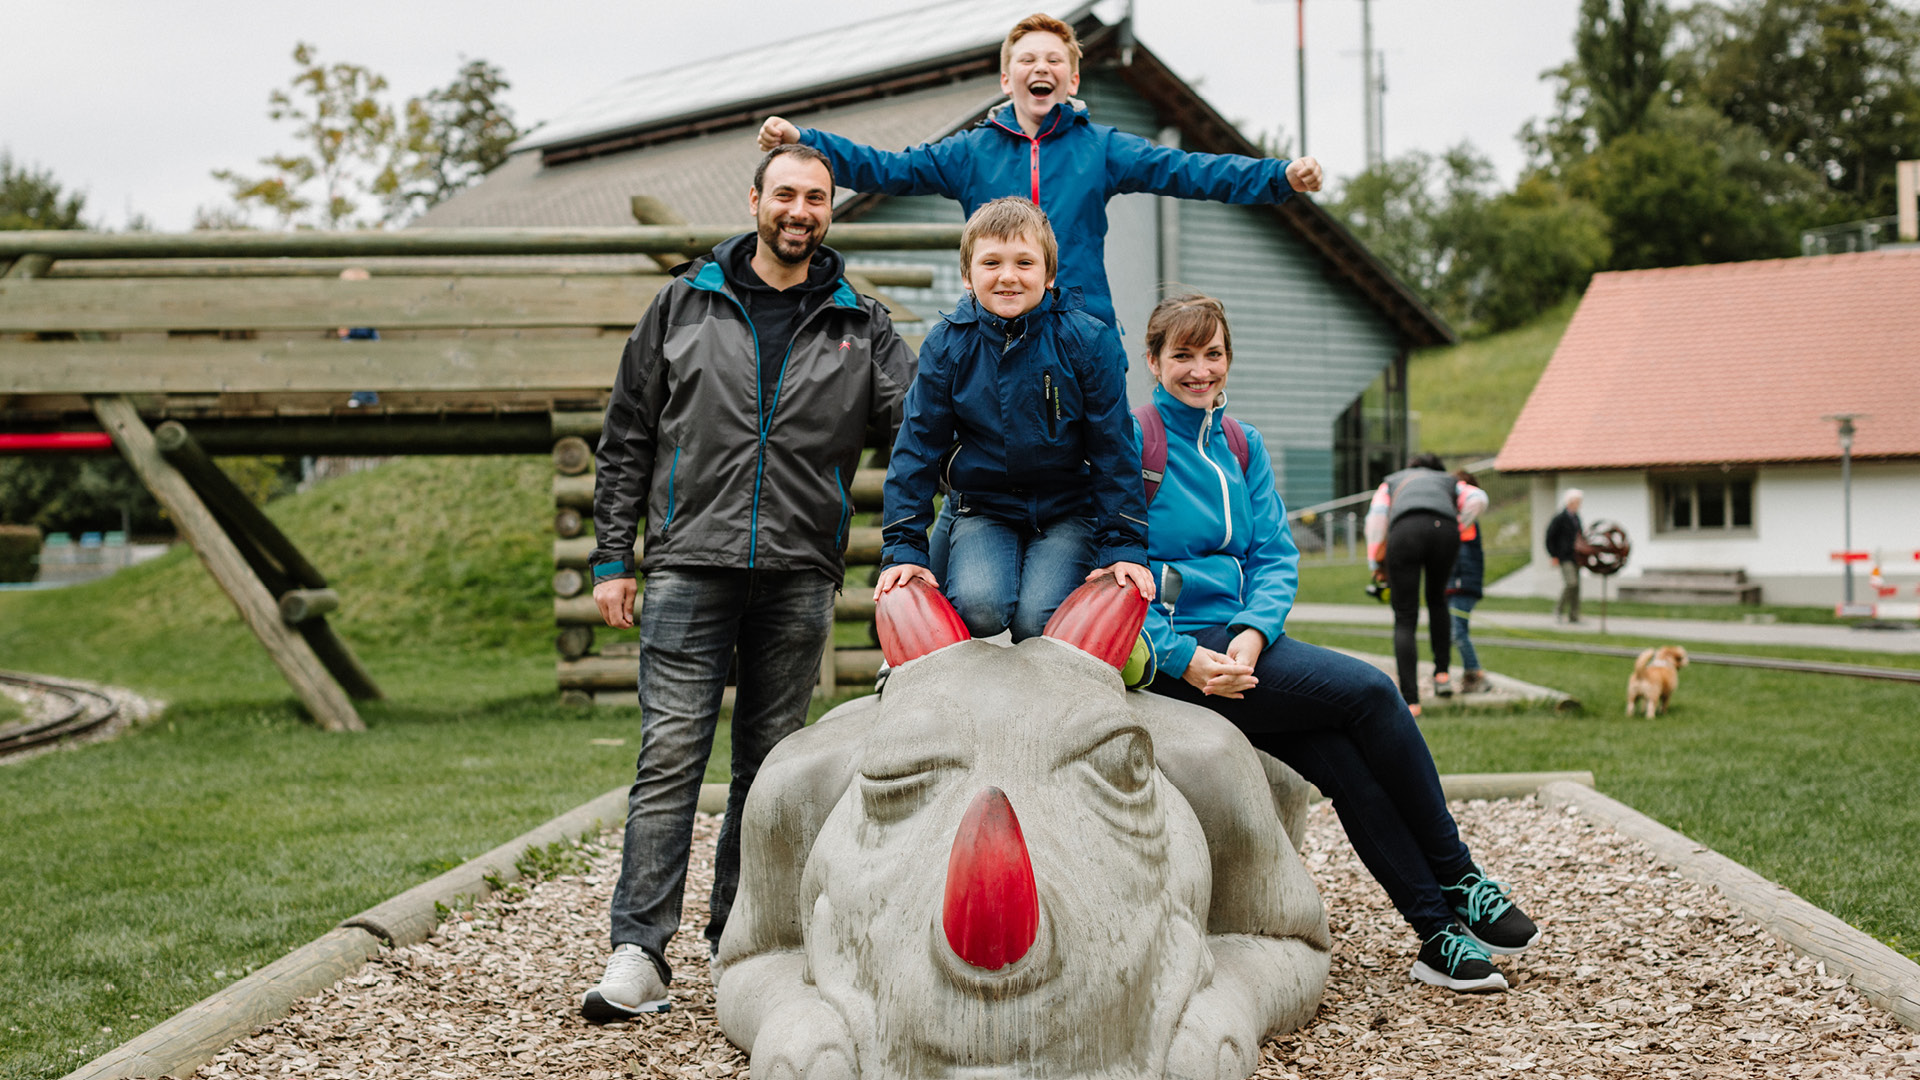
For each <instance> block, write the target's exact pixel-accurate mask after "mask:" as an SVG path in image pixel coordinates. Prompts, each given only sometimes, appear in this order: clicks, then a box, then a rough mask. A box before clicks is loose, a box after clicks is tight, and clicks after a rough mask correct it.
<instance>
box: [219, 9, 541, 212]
mask: <svg viewBox="0 0 1920 1080" xmlns="http://www.w3.org/2000/svg"><path fill="white" fill-rule="evenodd" d="M316 52H317V50H315V49H314V47H313V46H311V45H308V44H305V43H302V44H300V45H297V46H295V48H294V50H293V59H294V63H295V64H297V65H299V70H298V71H297V72H296V73H295V75H294V77H293V81H292V82H291V84H290V86H289V88H288V89H280V90H274V91H273V92H272V93H271V94H270V95H269V96H268V110H267V114H268V115H269V116H271V117H272V118H273V119H275V120H286V121H290V122H292V123H293V125H294V135H295V136H296V138H297V139H298V141H299V146H300V149H299V150H298V151H296V152H293V153H287V154H274V155H271V156H268V157H265V158H262V159H260V163H261V164H262V165H265V166H267V167H268V168H269V170H270V171H269V172H268V173H267V174H266V175H264V176H258V177H255V176H244V175H241V174H239V173H236V172H234V171H232V170H229V169H220V170H216V171H215V172H214V174H213V175H214V177H215V178H216V179H219V180H221V181H223V182H225V183H226V184H227V185H228V186H229V188H230V193H231V194H232V196H233V200H234V204H235V207H236V208H238V210H239V211H240V214H239V216H238V217H237V218H236V217H235V215H233V214H232V213H230V212H226V211H223V210H222V209H220V208H202V209H201V210H200V211H199V212H198V213H196V215H195V222H196V227H201V226H202V225H203V224H204V225H205V226H208V227H234V226H235V225H244V223H245V221H246V216H245V214H246V211H247V210H249V209H251V208H253V207H264V208H266V209H268V210H270V211H272V212H273V213H274V214H275V215H276V216H278V218H279V221H280V225H281V227H282V228H286V227H290V226H294V225H300V226H317V227H323V228H329V229H338V228H343V227H348V228H350V227H367V226H373V225H381V224H395V223H399V222H404V221H405V220H406V219H407V218H409V217H412V216H414V215H415V214H417V213H419V212H420V211H422V210H425V209H426V208H428V207H430V206H433V205H434V204H435V203H438V202H440V201H441V200H443V199H445V198H447V197H448V196H449V195H451V194H453V193H454V192H456V191H459V190H460V189H462V188H464V187H466V186H468V185H470V184H472V183H473V182H474V181H476V180H478V179H479V178H480V177H481V176H483V175H485V174H486V173H487V172H488V171H489V170H491V169H493V168H494V167H495V166H497V165H499V164H500V163H501V162H502V161H505V160H506V156H507V147H508V146H509V145H511V144H512V142H513V140H514V139H516V138H518V137H519V129H518V128H516V127H515V126H514V123H513V114H512V110H510V109H509V108H508V107H507V106H506V104H505V103H504V102H503V101H501V100H500V95H501V94H503V93H504V92H505V91H506V90H507V89H508V87H509V85H510V84H509V83H508V82H507V80H506V77H505V75H504V74H503V73H502V72H501V70H500V69H499V68H497V67H494V66H493V65H491V64H489V63H487V62H486V61H484V60H469V61H467V62H466V64H465V66H463V67H462V68H461V69H460V72H459V74H458V75H456V76H455V77H454V79H453V81H452V82H450V83H448V84H447V85H446V86H444V87H441V88H439V89H437V90H432V91H429V92H428V93H427V94H426V95H425V96H423V97H418V98H413V99H411V100H409V101H407V102H406V103H405V104H404V105H403V106H401V107H400V109H398V110H395V109H394V108H393V106H391V105H390V104H389V103H388V101H387V98H386V96H385V94H386V90H387V80H386V78H385V77H384V76H381V75H379V74H377V73H375V72H373V71H371V70H369V69H367V68H365V67H361V66H360V65H358V64H347V63H336V64H331V65H328V64H322V63H320V62H319V60H318V59H317V58H316Z"/></svg>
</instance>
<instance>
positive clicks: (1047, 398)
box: [1040, 371, 1059, 439]
mask: <svg viewBox="0 0 1920 1080" xmlns="http://www.w3.org/2000/svg"><path fill="white" fill-rule="evenodd" d="M1040 387H1041V389H1040V411H1041V412H1043V413H1046V414H1047V438H1049V439H1051V438H1053V437H1054V430H1053V424H1054V417H1055V416H1056V415H1057V414H1058V413H1059V406H1058V404H1057V403H1056V402H1055V401H1054V397H1053V395H1054V389H1053V372H1051V371H1049V372H1046V373H1045V374H1044V375H1043V376H1042V377H1041V381H1040Z"/></svg>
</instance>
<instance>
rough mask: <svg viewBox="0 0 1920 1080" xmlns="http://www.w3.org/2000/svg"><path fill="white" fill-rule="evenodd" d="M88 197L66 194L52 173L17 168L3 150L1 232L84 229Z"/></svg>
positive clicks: (0, 161) (0, 154)
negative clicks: (83, 214) (82, 212)
mask: <svg viewBox="0 0 1920 1080" xmlns="http://www.w3.org/2000/svg"><path fill="white" fill-rule="evenodd" d="M86 203H87V197H86V196H85V195H80V194H63V193H62V192H61V190H60V183H59V181H57V180H55V179H54V178H53V173H52V172H51V171H49V170H45V169H42V170H38V171H36V170H34V169H30V168H25V167H16V166H15V165H14V163H13V155H12V154H9V153H7V152H6V151H5V150H0V229H83V228H86V226H85V225H83V224H82V223H81V221H80V211H81V210H82V209H84V208H85V206H86Z"/></svg>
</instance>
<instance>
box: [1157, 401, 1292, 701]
mask: <svg viewBox="0 0 1920 1080" xmlns="http://www.w3.org/2000/svg"><path fill="white" fill-rule="evenodd" d="M1153 407H1154V408H1156V409H1158V410H1159V411H1160V418H1161V420H1163V421H1164V422H1165V423H1166V425H1167V470H1166V475H1165V476H1164V477H1163V478H1162V480H1161V482H1160V491H1159V494H1157V495H1156V496H1155V497H1154V500H1153V503H1152V504H1151V505H1150V506H1149V507H1148V508H1147V554H1148V556H1149V560H1150V561H1149V569H1151V570H1152V571H1153V575H1154V580H1155V581H1156V582H1157V583H1158V586H1159V593H1160V595H1159V597H1158V598H1157V599H1155V600H1154V602H1153V604H1152V606H1151V607H1150V608H1149V609H1148V612H1147V625H1146V631H1147V637H1148V639H1149V641H1151V642H1152V644H1153V657H1154V662H1155V663H1156V664H1158V665H1159V668H1160V671H1161V673H1162V674H1166V675H1173V676H1179V675H1182V674H1184V673H1185V672H1186V670H1187V663H1188V662H1189V661H1191V660H1192V659H1193V650H1194V648H1195V646H1196V645H1197V644H1198V642H1196V641H1195V640H1194V638H1193V637H1192V636H1191V633H1192V631H1195V630H1199V629H1202V628H1205V627H1211V626H1225V627H1228V628H1229V629H1231V630H1233V631H1234V632H1236V633H1237V632H1239V631H1240V630H1243V629H1248V628H1251V629H1254V630H1258V631H1260V633H1262V634H1264V635H1265V636H1266V639H1267V642H1268V643H1269V644H1271V643H1272V642H1274V641H1277V640H1279V637H1280V635H1281V633H1282V632H1283V631H1284V630H1285V629H1286V624H1287V612H1288V611H1289V610H1291V609H1292V607H1293V597H1294V594H1295V593H1296V592H1298V591H1299V587H1300V549H1299V548H1297V547H1295V546H1294V543H1293V532H1292V530H1290V529H1289V528H1288V527H1287V508H1286V507H1285V506H1283V505H1282V504H1281V502H1280V493H1279V491H1278V490H1276V489H1275V487H1274V481H1273V464H1272V462H1270V461H1269V460H1268V458H1267V447H1266V443H1265V441H1264V440H1263V439H1261V437H1260V432H1259V431H1257V430H1255V429H1254V427H1253V425H1251V424H1247V423H1246V422H1245V421H1242V422H1241V426H1243V427H1245V428H1246V429H1247V449H1248V451H1249V454H1248V462H1247V469H1246V471H1245V472H1244V473H1243V472H1242V471H1241V469H1240V462H1239V461H1238V460H1237V459H1236V458H1235V457H1234V456H1233V450H1232V449H1231V448H1230V447H1228V446H1227V437H1226V434H1225V433H1224V432H1222V431H1221V429H1220V418H1221V416H1222V414H1223V413H1224V410H1225V406H1224V404H1223V405H1220V406H1216V407H1214V408H1211V409H1196V408H1193V407H1192V406H1190V405H1185V404H1182V403H1181V402H1180V401H1179V400H1178V399H1177V398H1175V397H1174V396H1173V395H1172V394H1169V393H1167V391H1166V389H1165V388H1164V387H1158V386H1156V387H1154V390H1153ZM1135 426H1136V428H1137V427H1138V425H1137V424H1136V425H1135ZM1176 576H1177V577H1178V580H1179V588H1178V589H1177V590H1172V591H1177V593H1178V595H1177V596H1170V595H1169V593H1170V590H1169V588H1168V586H1169V585H1170V584H1171V583H1172V581H1173V579H1174V578H1175V577H1176Z"/></svg>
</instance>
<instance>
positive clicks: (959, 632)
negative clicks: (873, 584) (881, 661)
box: [873, 578, 973, 667]
mask: <svg viewBox="0 0 1920 1080" xmlns="http://www.w3.org/2000/svg"><path fill="white" fill-rule="evenodd" d="M873 621H874V624H875V626H876V628H877V629H878V630H879V631H880V652H881V653H882V654H883V655H885V656H886V658H887V663H888V664H890V665H892V666H893V667H899V666H900V665H901V664H904V663H906V662H907V661H909V660H913V659H916V658H918V657H922V656H925V655H927V654H928V653H930V652H933V651H934V650H935V649H944V648H946V647H947V646H949V645H952V644H953V643H954V642H956V641H965V640H967V639H968V638H969V637H972V636H973V635H971V634H969V633H967V624H966V623H964V622H962V621H960V613H959V612H957V611H955V610H953V605H952V604H950V603H948V602H947V598H946V597H944V596H942V595H940V590H939V589H936V588H934V587H933V586H931V585H929V584H927V583H926V582H925V581H923V580H921V579H919V578H915V579H914V580H912V581H909V582H907V583H906V584H904V585H899V586H896V587H894V588H891V589H888V590H887V591H886V592H883V593H881V594H880V602H879V604H878V605H877V606H876V607H875V609H874V613H873Z"/></svg>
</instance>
